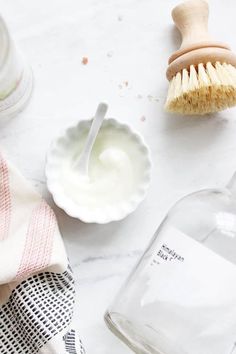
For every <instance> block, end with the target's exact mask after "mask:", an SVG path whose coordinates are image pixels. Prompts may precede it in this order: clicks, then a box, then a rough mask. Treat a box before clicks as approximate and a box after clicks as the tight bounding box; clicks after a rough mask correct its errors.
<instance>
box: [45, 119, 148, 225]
mask: <svg viewBox="0 0 236 354" xmlns="http://www.w3.org/2000/svg"><path fill="white" fill-rule="evenodd" d="M91 123H92V120H83V121H80V122H79V123H78V124H77V125H76V126H74V127H70V128H68V129H67V130H66V131H65V133H64V134H63V135H62V136H60V137H59V138H57V139H56V140H54V141H53V143H52V145H51V148H50V149H49V151H48V154H47V161H46V177H47V185H48V189H49V191H50V192H51V193H52V196H53V199H54V201H55V203H56V204H57V205H58V206H59V207H60V208H62V209H64V211H65V212H66V213H67V214H68V215H70V216H72V217H75V218H78V219H80V220H82V221H84V222H86V223H98V224H105V223H108V222H111V221H117V220H121V219H123V218H124V217H126V216H127V215H128V214H130V213H132V212H133V211H134V210H135V209H136V208H137V206H138V205H139V204H140V202H141V201H142V200H143V199H144V198H145V196H146V193H147V190H148V187H149V184H150V179H151V159H150V153H149V149H148V147H147V145H146V144H145V142H144V141H143V138H142V137H141V136H140V134H138V133H136V132H133V131H132V130H131V128H130V127H129V126H128V125H126V124H122V123H119V122H118V121H117V120H115V119H111V118H110V119H105V120H104V122H103V124H102V127H101V130H100V132H99V134H100V133H101V132H102V130H103V129H108V130H109V131H111V132H112V131H114V130H115V131H117V130H118V131H119V133H120V134H122V136H123V137H124V139H130V141H132V144H133V148H134V149H135V151H136V152H138V153H137V155H138V156H139V159H140V164H141V166H142V168H141V170H142V174H141V176H140V178H139V181H138V183H137V185H136V188H135V192H134V193H133V194H132V195H130V196H129V197H128V198H127V200H124V201H123V202H121V203H119V204H117V205H113V204H112V205H109V204H108V205H105V206H102V207H96V208H95V207H91V206H90V207H88V206H86V205H79V204H78V203H76V202H75V201H74V200H72V199H71V198H70V197H69V196H68V195H67V193H66V192H65V190H64V188H63V183H62V180H61V178H60V175H61V171H62V168H63V167H62V164H63V161H65V159H66V158H67V157H68V156H69V155H70V154H71V151H72V149H74V147H75V146H76V144H77V143H78V141H79V139H85V137H86V134H87V133H88V131H89V128H90V126H91Z"/></svg>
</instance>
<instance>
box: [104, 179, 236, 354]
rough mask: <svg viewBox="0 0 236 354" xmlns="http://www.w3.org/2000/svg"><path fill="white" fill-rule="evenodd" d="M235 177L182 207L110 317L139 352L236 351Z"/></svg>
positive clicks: (163, 227) (158, 234) (229, 353)
mask: <svg viewBox="0 0 236 354" xmlns="http://www.w3.org/2000/svg"><path fill="white" fill-rule="evenodd" d="M235 181H236V177H234V178H233V179H232V180H231V182H230V184H229V185H228V186H227V188H223V189H209V190H203V191H199V192H196V193H193V194H191V195H188V196H187V197H185V198H183V199H182V200H180V201H179V202H177V203H176V204H175V206H174V207H173V208H172V209H171V210H170V212H169V213H168V215H167V216H166V218H165V219H164V221H163V222H162V224H161V226H160V227H159V229H158V230H157V231H156V233H155V235H154V237H153V239H152V241H151V243H150V245H149V247H148V248H147V250H146V252H145V253H144V255H143V257H142V258H141V260H140V261H139V262H138V264H137V266H136V268H135V269H134V271H133V272H132V274H131V275H130V277H129V278H128V280H127V282H126V284H125V285H124V286H123V288H122V289H121V291H120V292H119V294H118V296H117V297H116V299H115V301H114V303H113V305H112V306H111V307H110V308H109V310H108V311H107V313H106V314H105V321H106V323H107V325H108V326H109V328H110V329H111V330H112V331H113V332H114V333H115V334H116V335H117V336H118V337H120V338H121V339H122V340H123V341H124V342H125V343H126V344H127V345H128V346H129V347H130V348H131V349H132V350H133V351H134V352H136V353H139V354H141V353H142V354H144V353H145V354H148V353H153V354H154V353H155V354H233V353H234V354H235V353H236V267H235V264H236V198H235V195H236V191H235V190H236V188H235V185H236V182H235Z"/></svg>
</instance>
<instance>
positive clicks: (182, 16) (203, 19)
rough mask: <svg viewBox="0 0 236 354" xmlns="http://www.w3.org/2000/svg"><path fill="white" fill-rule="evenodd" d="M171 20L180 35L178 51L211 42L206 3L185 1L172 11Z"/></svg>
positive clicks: (200, 0) (193, 0)
mask: <svg viewBox="0 0 236 354" xmlns="http://www.w3.org/2000/svg"><path fill="white" fill-rule="evenodd" d="M172 18H173V20H174V22H175V24H176V26H177V27H178V29H179V30H180V32H181V34H182V45H181V47H180V49H183V48H186V47H189V46H192V45H194V44H196V43H200V42H202V41H203V42H206V41H210V40H211V38H210V36H209V34H208V18H209V7H208V3H207V2H206V1H204V0H189V1H186V2H184V3H182V4H180V5H179V6H176V7H175V8H174V9H173V11H172Z"/></svg>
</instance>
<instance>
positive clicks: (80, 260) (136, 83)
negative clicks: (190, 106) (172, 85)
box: [0, 0, 236, 354]
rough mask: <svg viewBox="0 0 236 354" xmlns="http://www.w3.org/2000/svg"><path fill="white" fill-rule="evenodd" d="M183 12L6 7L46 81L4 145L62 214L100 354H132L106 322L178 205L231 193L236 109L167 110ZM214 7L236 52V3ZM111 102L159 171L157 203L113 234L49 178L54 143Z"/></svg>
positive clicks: (1, 139) (123, 2) (93, 348)
mask: <svg viewBox="0 0 236 354" xmlns="http://www.w3.org/2000/svg"><path fill="white" fill-rule="evenodd" d="M175 4H176V1H174V0H168V1H157V0H103V1H99V0H86V1H85V0H84V1H81V0H50V1H48V0H41V1H32V0H24V1H23V0H8V1H4V0H0V12H1V13H2V14H3V15H4V16H5V18H6V20H7V21H8V24H9V26H10V29H11V32H12V34H13V35H14V37H15V39H16V40H17V42H18V44H19V46H20V47H21V49H22V50H23V51H24V53H25V56H26V57H27V58H28V60H29V62H30V63H31V65H32V67H33V70H34V76H35V89H34V93H33V97H32V100H31V102H30V104H29V106H28V107H27V109H26V110H25V111H24V112H23V113H22V114H20V115H19V116H18V117H16V118H15V119H13V120H11V121H10V122H9V123H1V122H0V144H1V146H2V148H3V149H4V150H5V151H6V153H7V155H8V156H9V158H10V159H11V160H12V161H13V162H14V163H15V164H16V165H17V166H18V168H19V169H20V170H21V172H22V173H23V174H24V175H25V176H26V177H27V178H28V179H29V180H30V181H32V183H33V184H34V185H35V187H36V188H37V189H38V190H39V191H40V192H42V193H43V195H44V196H45V197H46V198H47V200H49V202H50V204H51V205H52V206H53V208H54V210H55V212H56V214H57V216H58V219H59V224H60V227H61V230H62V233H63V237H64V240H65V243H66V247H67V250H68V254H69V257H70V259H71V263H72V266H73V268H74V271H75V275H76V281H77V290H78V291H77V304H76V311H77V314H76V321H77V324H78V326H79V327H80V332H81V335H82V337H83V340H84V344H85V346H86V349H87V352H88V353H89V354H128V353H130V351H129V349H127V348H126V347H125V346H124V345H123V344H122V343H121V342H120V341H119V340H118V339H116V338H115V337H114V336H113V334H111V333H110V332H109V330H108V329H107V328H106V326H105V324H104V322H103V314H104V312H105V310H106V308H107V306H108V305H109V304H110V302H111V301H112V299H113V297H114V295H115V294H116V292H117V290H118V289H119V287H120V285H121V283H122V282H123V281H124V279H125V278H126V277H127V275H128V274H129V272H130V270H131V268H132V267H133V266H134V264H135V262H136V260H137V258H138V257H139V255H141V253H142V252H143V250H144V248H145V247H146V245H147V244H148V241H149V240H150V238H151V236H152V234H153V232H154V231H155V229H156V228H157V226H158V224H159V223H160V221H161V220H162V218H163V217H164V215H165V213H166V212H167V211H168V209H169V208H170V207H171V205H172V204H173V203H174V202H175V201H176V200H177V199H179V198H180V197H182V196H184V195H185V194H187V193H189V192H192V191H194V190H196V189H199V188H205V187H209V186H221V185H224V184H225V183H226V182H227V180H228V179H229V178H230V176H231V174H232V173H233V171H234V170H235V169H236V154H235V152H236V139H235V136H236V118H235V116H236V110H235V109H231V110H228V111H225V112H223V113H219V114H216V115H215V116H214V117H204V118H197V117H195V118H188V117H185V118H183V117H175V116H170V115H168V114H166V113H164V112H163V104H164V100H165V96H166V90H167V86H168V83H167V81H166V79H165V69H166V62H167V58H168V56H169V54H170V53H171V52H172V51H173V50H174V49H176V47H177V46H178V44H179V35H178V33H177V32H176V31H175V30H174V28H173V26H172V24H171V18H170V10H171V8H172V7H173V6H174V5H175ZM210 5H211V9H212V16H211V21H210V24H211V32H212V33H213V34H214V35H215V38H216V39H219V40H226V41H228V42H229V43H230V44H231V45H232V46H234V45H235V6H236V5H235V1H234V0H226V1H225V2H224V5H223V4H222V1H221V0H214V1H213V0H211V1H210ZM219 24H221V25H220V26H219ZM234 49H235V50H236V47H234ZM84 56H86V57H88V59H89V62H88V64H87V65H86V66H84V65H82V64H81V60H82V57H84ZM126 81H127V82H128V85H127V86H126V83H125V82H126ZM101 99H103V100H106V101H108V103H109V105H110V110H109V115H110V116H113V117H116V118H118V119H120V120H121V121H124V122H126V121H127V122H129V123H130V124H132V125H133V126H134V128H136V129H137V130H138V131H140V132H141V133H142V134H143V136H144V138H145V139H146V141H147V142H148V144H149V146H150V149H151V152H152V158H153V162H154V166H153V177H152V183H151V187H150V191H149V194H148V196H147V198H146V200H145V201H144V202H143V203H142V205H141V206H140V207H139V208H138V209H137V211H136V212H135V213H133V214H132V215H131V216H129V217H128V218H127V219H125V220H123V221H121V222H118V223H112V224H109V225H105V226H98V225H85V224H83V223H81V222H79V221H77V220H73V219H71V218H70V217H68V216H66V215H65V214H64V212H62V211H61V210H59V209H58V208H57V207H56V206H55V205H54V204H53V202H52V200H51V197H50V195H49V194H48V192H47V188H46V185H45V176H44V166H45V153H46V151H47V149H48V147H49V144H50V141H51V140H52V139H53V138H54V137H55V136H56V135H58V134H59V132H60V131H61V130H62V129H64V128H65V127H66V126H68V125H71V124H73V123H76V122H77V121H78V120H79V119H82V118H87V117H89V116H91V115H92V114H93V112H94V109H95V107H96V105H97V103H98V102H99V101H100V100H101ZM142 117H145V118H142Z"/></svg>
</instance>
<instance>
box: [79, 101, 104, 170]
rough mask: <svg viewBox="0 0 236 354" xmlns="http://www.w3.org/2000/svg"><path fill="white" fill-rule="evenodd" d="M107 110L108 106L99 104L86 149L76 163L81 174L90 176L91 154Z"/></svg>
mask: <svg viewBox="0 0 236 354" xmlns="http://www.w3.org/2000/svg"><path fill="white" fill-rule="evenodd" d="M107 110H108V105H107V104H106V103H103V102H101V103H99V105H98V107H97V111H96V113H95V117H94V119H93V122H92V125H91V128H90V130H89V134H88V137H87V139H86V142H85V145H84V148H83V150H82V153H81V155H80V157H79V161H78V162H76V167H77V168H78V170H79V171H80V173H81V174H84V175H87V174H88V165H89V158H90V154H91V151H92V148H93V145H94V142H95V140H96V137H97V135H98V132H99V130H100V127H101V125H102V122H103V119H104V117H105V114H106V112H107Z"/></svg>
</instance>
